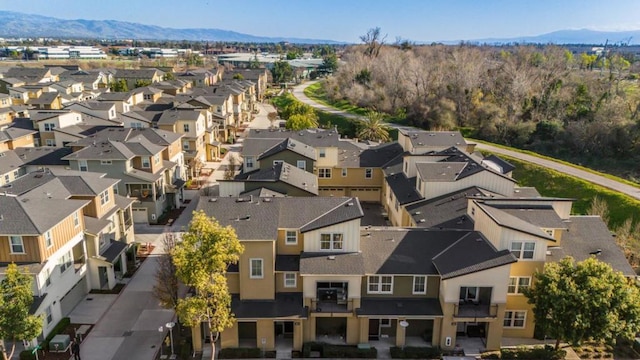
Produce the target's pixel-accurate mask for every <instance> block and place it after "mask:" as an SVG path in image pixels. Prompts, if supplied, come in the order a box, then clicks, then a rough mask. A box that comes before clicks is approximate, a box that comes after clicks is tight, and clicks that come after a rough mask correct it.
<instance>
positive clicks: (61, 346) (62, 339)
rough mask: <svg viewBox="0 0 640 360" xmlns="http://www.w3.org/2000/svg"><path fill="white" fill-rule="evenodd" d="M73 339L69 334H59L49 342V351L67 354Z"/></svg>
mask: <svg viewBox="0 0 640 360" xmlns="http://www.w3.org/2000/svg"><path fill="white" fill-rule="evenodd" d="M69 344H71V337H70V336H69V335H68V334H58V335H56V336H54V337H53V339H51V341H49V351H55V352H65V351H67V350H68V349H69Z"/></svg>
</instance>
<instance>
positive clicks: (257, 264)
mask: <svg viewBox="0 0 640 360" xmlns="http://www.w3.org/2000/svg"><path fill="white" fill-rule="evenodd" d="M249 277H250V278H251V279H262V278H263V277H264V273H263V271H262V259H249Z"/></svg>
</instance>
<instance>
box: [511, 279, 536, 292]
mask: <svg viewBox="0 0 640 360" xmlns="http://www.w3.org/2000/svg"><path fill="white" fill-rule="evenodd" d="M529 286H531V277H528V276H512V277H510V278H509V287H508V288H507V293H508V294H522V292H523V290H524V289H528V288H529Z"/></svg>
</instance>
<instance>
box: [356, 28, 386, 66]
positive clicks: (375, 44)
mask: <svg viewBox="0 0 640 360" xmlns="http://www.w3.org/2000/svg"><path fill="white" fill-rule="evenodd" d="M386 39H387V35H384V36H382V35H381V34H380V27H375V28H371V29H369V30H368V31H367V33H366V34H364V35H360V40H361V41H362V42H363V43H364V45H365V50H364V53H365V55H367V56H368V57H372V58H375V57H378V55H379V54H380V49H381V48H382V46H383V45H384V41H385V40H386Z"/></svg>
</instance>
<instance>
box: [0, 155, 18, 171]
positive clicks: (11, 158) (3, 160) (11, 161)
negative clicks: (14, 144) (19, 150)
mask: <svg viewBox="0 0 640 360" xmlns="http://www.w3.org/2000/svg"><path fill="white" fill-rule="evenodd" d="M22 164H23V162H22V159H20V157H19V156H18V155H17V154H16V153H15V151H12V150H7V151H3V152H0V174H6V173H8V172H11V171H15V170H18V169H20V167H21V166H22Z"/></svg>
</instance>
